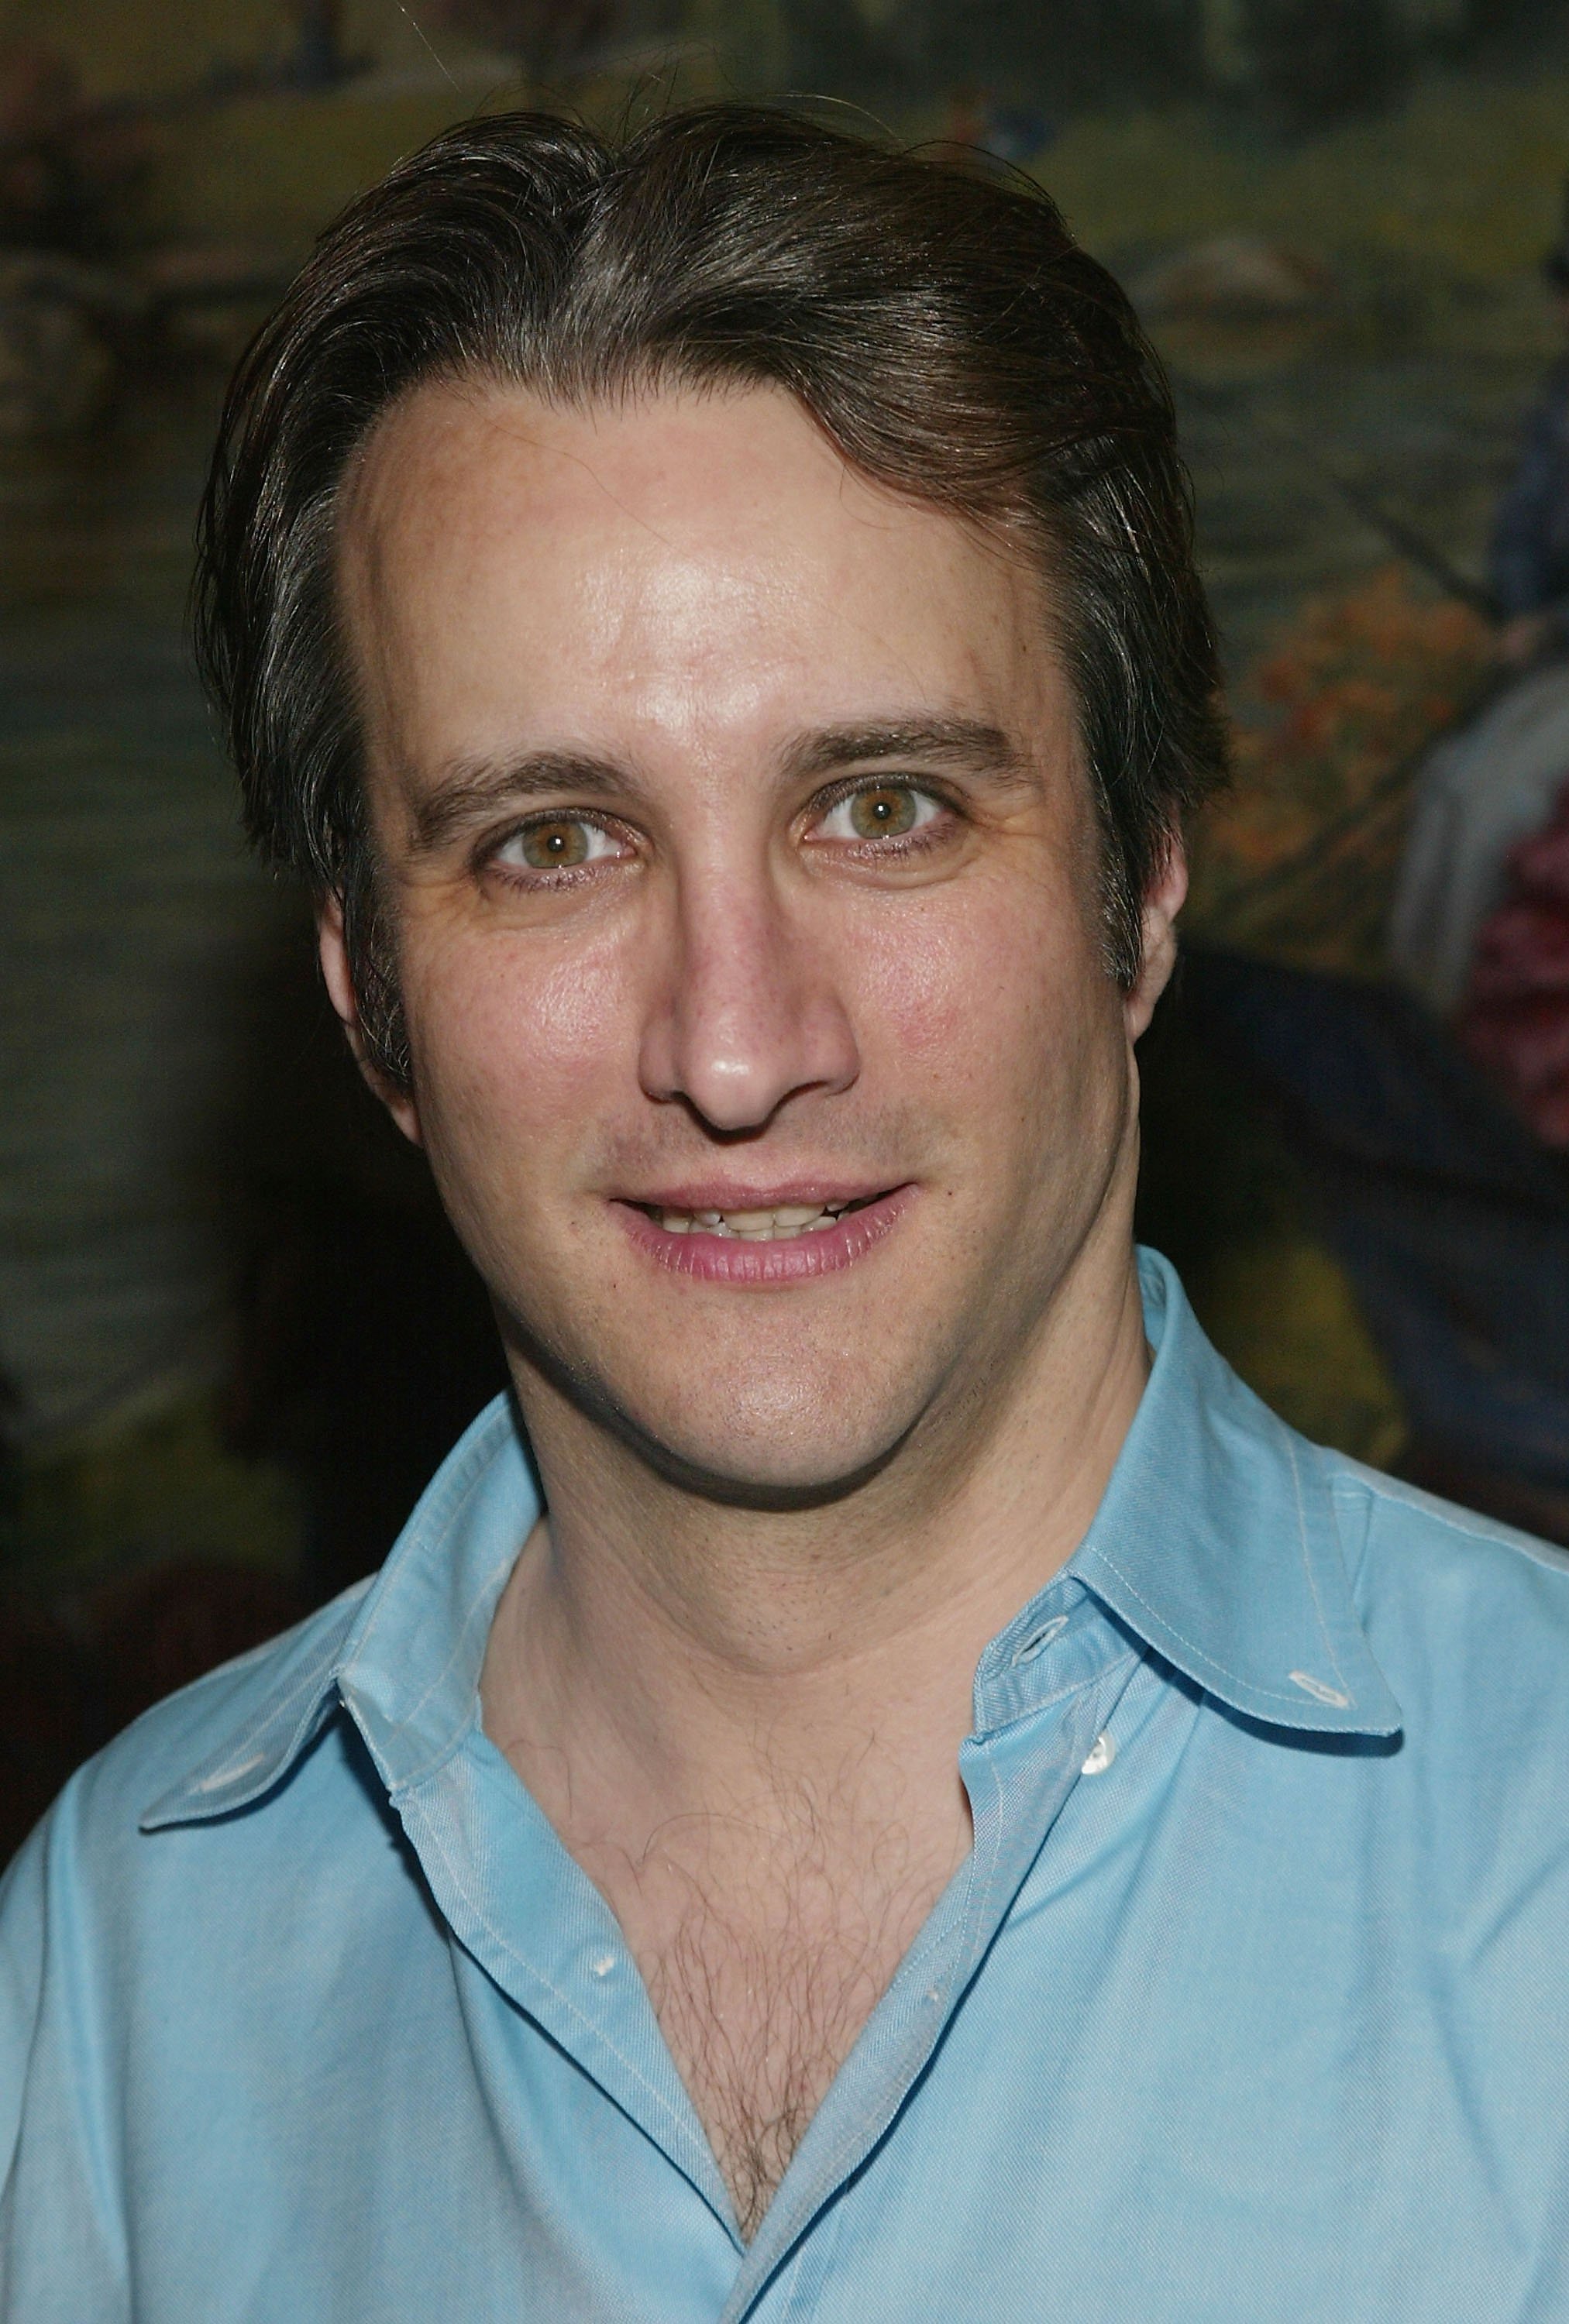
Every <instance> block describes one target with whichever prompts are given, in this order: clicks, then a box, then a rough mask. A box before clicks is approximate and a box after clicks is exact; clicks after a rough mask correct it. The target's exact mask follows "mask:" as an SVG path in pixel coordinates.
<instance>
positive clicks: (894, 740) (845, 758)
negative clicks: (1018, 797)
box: [783, 718, 1027, 782]
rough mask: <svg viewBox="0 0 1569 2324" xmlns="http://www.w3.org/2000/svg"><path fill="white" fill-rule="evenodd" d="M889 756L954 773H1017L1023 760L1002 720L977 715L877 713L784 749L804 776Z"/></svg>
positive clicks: (787, 763)
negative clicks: (889, 716) (894, 715)
mask: <svg viewBox="0 0 1569 2324" xmlns="http://www.w3.org/2000/svg"><path fill="white" fill-rule="evenodd" d="M888 759H918V760H920V761H922V762H923V763H924V764H925V765H927V766H937V767H943V766H946V767H948V768H951V769H952V770H953V771H954V772H955V773H960V772H963V773H966V774H980V775H996V776H1002V777H1011V778H1013V779H1019V778H1021V777H1022V776H1023V775H1024V774H1025V772H1026V771H1027V769H1026V761H1025V760H1024V757H1023V754H1022V753H1021V752H1020V750H1019V747H1018V745H1017V744H1016V743H1015V742H1013V741H1012V740H1011V738H1010V736H1009V735H1007V734H1006V733H1004V732H1003V731H1002V729H1001V726H992V725H988V724H987V723H986V721H985V720H984V719H981V718H896V719H878V720H875V721H873V722H872V723H871V724H863V725H854V724H852V725H844V726H826V727H823V728H821V729H820V730H819V731H818V732H817V733H812V734H803V735H802V736H801V737H800V738H799V739H798V741H797V742H792V743H791V745H790V747H789V750H788V751H787V752H785V754H784V760H783V771H784V773H785V774H786V776H787V777H789V778H791V779H794V780H796V781H798V782H799V781H809V780H810V779H811V778H812V777H813V776H814V775H829V774H832V773H834V771H835V769H837V768H840V767H847V766H854V765H856V764H861V765H864V764H865V763H867V761H872V763H876V762H878V761H883V760H888Z"/></svg>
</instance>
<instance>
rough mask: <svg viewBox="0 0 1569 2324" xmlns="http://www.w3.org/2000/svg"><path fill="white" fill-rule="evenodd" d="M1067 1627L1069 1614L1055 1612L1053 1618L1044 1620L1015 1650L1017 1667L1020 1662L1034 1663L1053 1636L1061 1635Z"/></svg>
mask: <svg viewBox="0 0 1569 2324" xmlns="http://www.w3.org/2000/svg"><path fill="white" fill-rule="evenodd" d="M1066 1628H1067V1616H1066V1614H1054V1615H1053V1616H1052V1618H1051V1620H1050V1621H1049V1622H1043V1623H1042V1624H1041V1626H1040V1628H1039V1629H1038V1630H1031V1632H1030V1633H1029V1637H1027V1638H1026V1639H1025V1641H1024V1644H1023V1645H1022V1646H1019V1647H1017V1648H1015V1650H1014V1655H1013V1663H1014V1667H1015V1669H1017V1668H1018V1666H1019V1665H1020V1663H1032V1662H1033V1661H1034V1660H1035V1657H1036V1655H1038V1654H1040V1653H1042V1652H1044V1650H1045V1649H1046V1648H1047V1647H1048V1646H1050V1644H1051V1642H1052V1640H1053V1638H1058V1637H1061V1636H1062V1634H1063V1632H1064V1631H1065V1630H1066Z"/></svg>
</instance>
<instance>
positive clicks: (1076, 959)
mask: <svg viewBox="0 0 1569 2324" xmlns="http://www.w3.org/2000/svg"><path fill="white" fill-rule="evenodd" d="M902 906H903V908H902V910H901V912H900V913H899V914H895V915H891V917H890V919H889V920H888V922H886V923H885V924H883V925H881V926H880V927H875V928H873V929H872V930H868V931H863V936H864V941H863V942H861V943H859V944H858V945H857V947H856V953H855V961H856V967H855V975H856V981H857V984H858V986H859V989H860V992H861V995H862V1000H863V1007H865V1008H866V1010H868V1012H869V1014H870V1017H871V1019H872V1023H873V1024H874V1025H875V1026H876V1027H877V1028H880V1030H881V1037H883V1039H885V1040H886V1042H887V1044H888V1047H889V1049H890V1052H891V1060H892V1061H893V1062H894V1064H895V1065H896V1066H897V1067H898V1068H899V1069H901V1070H902V1071H903V1072H904V1074H906V1075H908V1074H909V1072H910V1071H911V1070H912V1069H913V1070H914V1071H915V1072H917V1073H918V1074H920V1075H921V1077H922V1078H924V1079H927V1080H928V1081H929V1083H930V1084H931V1085H932V1087H933V1089H934V1091H935V1090H936V1088H937V1086H939V1085H940V1086H941V1087H942V1088H944V1089H946V1091H947V1092H949V1093H951V1094H960V1095H967V1096H971V1097H973V1098H974V1102H976V1103H977V1104H978V1105H983V1106H984V1107H985V1108H986V1110H987V1111H988V1113H989V1114H990V1115H991V1117H992V1119H996V1118H997V1110H998V1109H999V1108H1006V1109H1008V1111H1010V1112H1016V1111H1017V1110H1018V1108H1019V1106H1020V1105H1021V1104H1022V1106H1023V1107H1024V1109H1025V1111H1034V1110H1035V1109H1036V1108H1037V1106H1038V1103H1039V1102H1040V1101H1042V1100H1043V1099H1046V1098H1047V1097H1048V1095H1049V1093H1050V1092H1051V1090H1052V1089H1053V1088H1055V1087H1056V1086H1057V1084H1060V1083H1061V1081H1062V1080H1063V1079H1064V1078H1065V1077H1066V1078H1068V1079H1072V1080H1075V1081H1076V1080H1077V1079H1078V1078H1079V1077H1080V1075H1081V1074H1082V1070H1083V1065H1084V1053H1085V1049H1086V1046H1088V1045H1092V1044H1093V1043H1094V1041H1095V1039H1096V1037H1097V1033H1098V1031H1099V1029H1100V1028H1101V1025H1102V1021H1103V1020H1105V1021H1106V1022H1108V1023H1109V1022H1110V1021H1111V1019H1112V1018H1113V1017H1114V1015H1115V1006H1114V999H1115V997H1114V995H1112V993H1111V991H1110V988H1109V986H1108V985H1107V981H1106V978H1105V975H1104V972H1103V968H1102V966H1101V962H1100V956H1099V949H1098V946H1097V945H1096V943H1095V940H1094V931H1093V930H1092V929H1090V928H1089V927H1086V925H1085V914H1084V909H1083V908H1082V905H1081V904H1080V902H1079V901H1078V899H1076V897H1075V895H1074V893H1073V891H1072V890H1071V888H1070V887H1069V885H1068V884H1067V883H1066V881H1062V880H1060V879H1058V878H1057V877H1054V876H1052V875H1051V874H1050V873H1047V874H1045V875H1044V876H1042V877H1039V878H1038V879H1031V880H1016V879H998V880H996V881H955V883H953V885H952V886H951V887H947V888H944V889H939V890H932V891H930V892H929V893H928V895H925V896H922V897H920V898H919V899H909V898H907V899H902ZM874 1037H875V1036H874Z"/></svg>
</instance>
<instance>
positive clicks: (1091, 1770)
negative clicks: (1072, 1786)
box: [1081, 1732, 1117, 1775]
mask: <svg viewBox="0 0 1569 2324" xmlns="http://www.w3.org/2000/svg"><path fill="white" fill-rule="evenodd" d="M1116 1756H1117V1746H1116V1744H1115V1743H1114V1742H1113V1741H1112V1738H1111V1737H1110V1736H1109V1735H1107V1734H1105V1733H1104V1732H1103V1733H1101V1734H1099V1735H1097V1736H1096V1738H1095V1742H1094V1749H1093V1750H1092V1751H1091V1753H1090V1756H1089V1757H1088V1758H1087V1759H1086V1760H1085V1761H1084V1766H1083V1768H1082V1770H1081V1773H1082V1774H1084V1775H1104V1774H1105V1772H1106V1770H1107V1768H1108V1767H1109V1766H1111V1764H1112V1760H1113V1759H1114V1758H1115V1757H1116Z"/></svg>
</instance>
